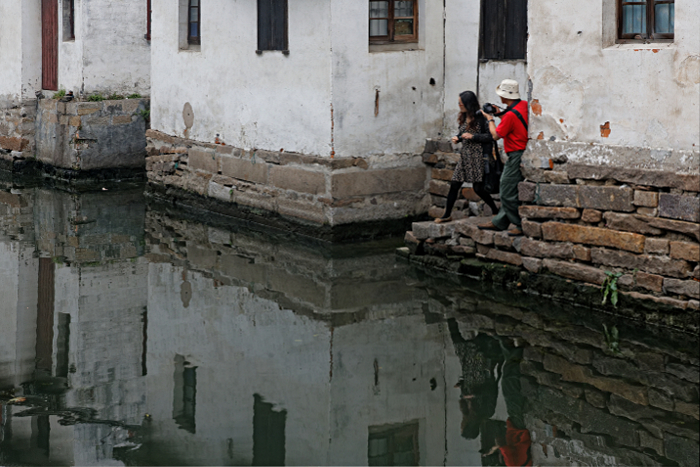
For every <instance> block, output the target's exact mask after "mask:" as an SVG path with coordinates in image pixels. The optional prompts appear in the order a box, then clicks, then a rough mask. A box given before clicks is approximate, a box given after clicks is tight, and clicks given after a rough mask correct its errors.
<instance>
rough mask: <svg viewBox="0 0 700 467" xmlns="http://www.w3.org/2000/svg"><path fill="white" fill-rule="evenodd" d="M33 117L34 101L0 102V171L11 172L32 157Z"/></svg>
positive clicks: (34, 114) (34, 113) (34, 112)
mask: <svg viewBox="0 0 700 467" xmlns="http://www.w3.org/2000/svg"><path fill="white" fill-rule="evenodd" d="M35 117H36V100H33V99H30V100H23V101H16V102H11V101H6V100H0V169H2V170H8V171H11V170H13V167H14V165H15V161H18V162H17V165H21V161H22V160H24V159H27V158H30V157H32V156H33V155H34V132H35V126H34V120H35Z"/></svg>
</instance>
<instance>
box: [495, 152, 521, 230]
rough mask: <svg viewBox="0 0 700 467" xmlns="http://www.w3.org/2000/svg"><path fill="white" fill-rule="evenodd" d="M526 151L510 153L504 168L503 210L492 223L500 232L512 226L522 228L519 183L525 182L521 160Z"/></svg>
mask: <svg viewBox="0 0 700 467" xmlns="http://www.w3.org/2000/svg"><path fill="white" fill-rule="evenodd" d="M523 152H524V151H513V152H509V153H508V161H507V162H506V165H505V167H503V174H501V190H500V192H499V195H500V196H501V209H500V210H499V211H498V214H497V215H496V216H495V217H494V218H493V220H492V221H491V222H493V225H495V226H496V228H497V229H499V230H506V229H507V228H508V226H509V225H510V224H515V225H516V226H517V227H518V228H520V214H518V206H519V205H520V202H519V201H518V183H520V182H522V181H523V174H522V172H520V158H521V157H522V155H523Z"/></svg>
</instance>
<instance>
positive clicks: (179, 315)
mask: <svg viewBox="0 0 700 467" xmlns="http://www.w3.org/2000/svg"><path fill="white" fill-rule="evenodd" d="M183 277H186V279H187V282H189V283H190V284H191V286H192V298H191V301H190V302H189V306H188V307H187V308H185V307H184V306H183V300H182V297H181V295H180V291H181V286H182V283H183ZM148 284H149V303H148V313H149V345H148V376H147V382H148V383H147V384H148V408H147V410H148V412H149V413H150V414H152V417H153V418H152V421H151V422H149V425H150V426H151V428H152V430H151V433H152V437H151V442H152V445H153V446H158V447H159V455H164V456H169V455H170V456H174V457H173V459H178V460H181V461H182V462H185V463H187V462H196V463H212V464H216V465H223V464H229V463H231V462H234V461H235V462H243V463H251V462H252V460H253V459H252V453H253V395H254V394H256V393H257V394H260V395H261V396H263V397H264V398H265V400H266V401H267V402H271V403H273V404H275V407H276V408H278V409H286V410H287V422H286V430H285V432H286V458H287V463H288V464H290V465H293V464H314V463H318V459H325V453H326V450H327V449H328V404H329V400H328V382H329V371H330V366H329V363H328V356H329V354H330V346H329V341H330V331H329V329H328V328H327V326H326V325H325V324H324V323H322V322H318V321H314V320H311V319H309V318H307V317H303V316H298V315H295V314H294V313H293V312H291V311H286V310H280V309H279V307H278V305H277V304H275V303H274V302H271V301H269V300H263V299H260V298H257V297H255V296H254V295H253V294H251V293H250V292H249V291H248V290H247V289H245V288H239V287H214V284H213V281H212V280H211V279H207V278H204V277H203V276H202V275H201V274H199V273H195V272H184V271H183V269H182V268H179V267H174V266H172V265H171V264H151V265H150V267H149V278H148ZM177 355H181V356H183V357H185V359H186V360H187V361H189V362H190V363H191V364H192V365H193V366H196V367H197V370H196V376H197V387H196V390H197V396H196V409H195V423H196V433H194V434H192V433H189V432H187V431H185V430H182V429H179V428H178V427H177V425H176V423H175V421H174V420H173V394H174V371H175V357H176V356H177ZM229 440H231V441H230V442H229ZM229 446H232V450H231V454H232V455H233V456H232V457H230V456H229Z"/></svg>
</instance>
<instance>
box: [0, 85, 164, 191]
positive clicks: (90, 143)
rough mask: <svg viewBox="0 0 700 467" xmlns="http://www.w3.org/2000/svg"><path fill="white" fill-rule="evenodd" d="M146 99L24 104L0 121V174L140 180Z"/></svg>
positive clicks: (12, 109) (144, 139)
mask: <svg viewBox="0 0 700 467" xmlns="http://www.w3.org/2000/svg"><path fill="white" fill-rule="evenodd" d="M149 105H150V101H149V99H147V98H136V99H114V100H101V101H95V102H87V101H77V100H74V101H71V102H62V101H60V100H57V99H40V100H38V101H37V100H27V101H25V102H24V103H23V104H22V105H19V104H18V105H15V106H12V107H8V108H7V109H3V110H4V111H3V112H2V115H0V170H3V171H5V172H7V173H9V174H10V175H11V176H17V177H29V176H34V175H38V174H41V175H43V176H48V177H50V178H55V179H58V180H65V181H74V180H81V181H91V180H96V179H100V180H104V179H121V180H123V179H129V178H142V177H143V172H144V169H145V156H146V137H145V132H146V125H147V123H146V119H147V116H148V107H149Z"/></svg>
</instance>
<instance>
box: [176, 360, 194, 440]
mask: <svg viewBox="0 0 700 467" xmlns="http://www.w3.org/2000/svg"><path fill="white" fill-rule="evenodd" d="M196 403H197V367H193V366H191V365H190V362H188V361H185V358H184V357H183V356H181V355H177V356H176V357H175V391H174V394H173V420H175V423H177V426H178V427H180V428H181V429H183V430H185V431H188V432H190V433H194V432H195V430H196V425H195V407H196Z"/></svg>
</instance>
